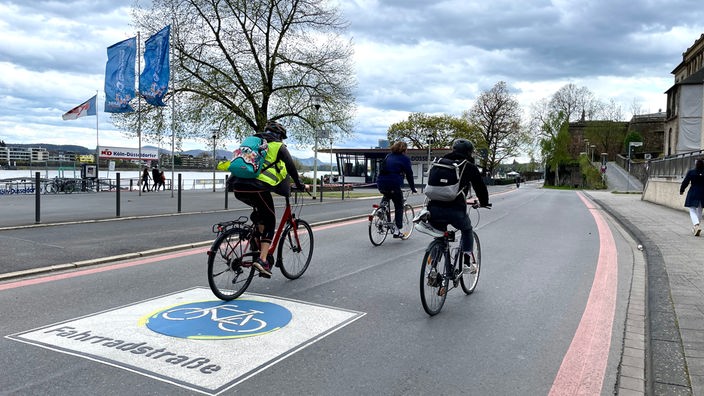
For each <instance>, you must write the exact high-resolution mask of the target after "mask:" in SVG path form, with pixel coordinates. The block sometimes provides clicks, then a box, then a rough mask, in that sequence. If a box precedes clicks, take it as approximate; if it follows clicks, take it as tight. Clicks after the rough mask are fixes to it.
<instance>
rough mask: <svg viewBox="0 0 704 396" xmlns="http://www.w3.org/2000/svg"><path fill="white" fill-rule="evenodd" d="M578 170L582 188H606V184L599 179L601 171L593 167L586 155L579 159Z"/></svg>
mask: <svg viewBox="0 0 704 396" xmlns="http://www.w3.org/2000/svg"><path fill="white" fill-rule="evenodd" d="M579 170H580V172H581V173H582V182H583V184H584V188H589V189H594V190H603V189H605V188H606V183H604V179H603V178H602V177H601V171H600V170H599V169H597V168H596V167H594V165H592V163H591V162H589V159H588V158H587V156H586V155H581V156H580V157H579Z"/></svg>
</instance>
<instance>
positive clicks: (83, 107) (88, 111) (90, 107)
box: [61, 95, 98, 120]
mask: <svg viewBox="0 0 704 396" xmlns="http://www.w3.org/2000/svg"><path fill="white" fill-rule="evenodd" d="M97 97H98V95H94V96H93V97H92V98H90V99H88V100H86V101H85V102H83V103H81V104H79V105H78V106H76V107H74V108H72V109H71V110H69V111H67V112H66V114H64V115H63V116H61V118H63V119H64V120H75V119H76V118H79V117H85V116H93V115H96V102H95V101H96V99H97Z"/></svg>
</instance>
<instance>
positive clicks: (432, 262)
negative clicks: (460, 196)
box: [413, 200, 491, 316]
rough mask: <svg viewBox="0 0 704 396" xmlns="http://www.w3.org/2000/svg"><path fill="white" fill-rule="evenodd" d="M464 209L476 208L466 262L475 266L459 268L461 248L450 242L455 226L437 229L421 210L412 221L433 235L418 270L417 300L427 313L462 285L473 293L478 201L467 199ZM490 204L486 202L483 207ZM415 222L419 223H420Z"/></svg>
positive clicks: (436, 310)
mask: <svg viewBox="0 0 704 396" xmlns="http://www.w3.org/2000/svg"><path fill="white" fill-rule="evenodd" d="M468 204H469V208H468V210H472V209H474V210H476V211H477V219H476V222H473V225H474V226H473V229H472V238H473V239H474V248H473V250H472V252H471V254H470V264H474V265H476V270H474V271H473V270H471V269H470V268H465V269H464V270H463V268H462V264H463V249H462V243H461V241H460V243H459V246H453V242H455V234H456V233H458V232H460V231H458V230H446V231H441V230H438V229H435V228H433V227H432V226H430V224H428V215H429V213H428V212H427V211H422V212H421V213H420V214H419V215H418V217H417V218H414V220H413V222H414V223H417V224H418V226H417V227H418V231H419V232H423V233H425V234H428V235H430V236H432V237H433V240H432V241H431V242H430V244H429V245H428V247H427V248H426V249H425V255H424V256H423V262H422V264H421V270H420V300H421V303H422V304H423V309H424V310H425V312H426V313H427V314H428V315H431V316H432V315H436V314H438V313H439V312H440V310H441V309H442V306H443V305H444V304H445V298H446V297H447V293H448V292H449V291H450V290H452V289H454V288H456V287H458V286H462V290H463V291H464V292H465V294H467V295H469V294H472V293H474V290H475V289H476V287H477V283H478V282H479V274H481V268H482V245H481V243H480V242H479V236H478V235H477V232H476V231H475V229H476V226H477V225H478V224H479V207H480V206H479V202H478V201H476V200H473V201H469V202H468ZM489 208H491V205H489V206H487V209H489ZM419 223H423V224H422V225H421V224H419Z"/></svg>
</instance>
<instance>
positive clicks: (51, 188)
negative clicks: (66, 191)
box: [46, 182, 59, 194]
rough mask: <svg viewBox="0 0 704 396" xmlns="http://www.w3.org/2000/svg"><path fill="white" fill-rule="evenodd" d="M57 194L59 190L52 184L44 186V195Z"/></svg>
mask: <svg viewBox="0 0 704 396" xmlns="http://www.w3.org/2000/svg"><path fill="white" fill-rule="evenodd" d="M58 192H59V188H58V186H57V185H56V183H54V182H50V183H47V184H46V193H47V194H56V193H58Z"/></svg>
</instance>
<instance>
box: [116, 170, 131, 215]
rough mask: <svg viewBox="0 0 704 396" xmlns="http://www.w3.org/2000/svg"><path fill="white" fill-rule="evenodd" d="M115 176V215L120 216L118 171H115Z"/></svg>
mask: <svg viewBox="0 0 704 396" xmlns="http://www.w3.org/2000/svg"><path fill="white" fill-rule="evenodd" d="M115 177H116V179H115V183H117V187H115V201H116V202H115V217H120V190H121V188H120V172H117V173H116V174H115ZM131 182H132V181H131V180H130V183H131Z"/></svg>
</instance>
